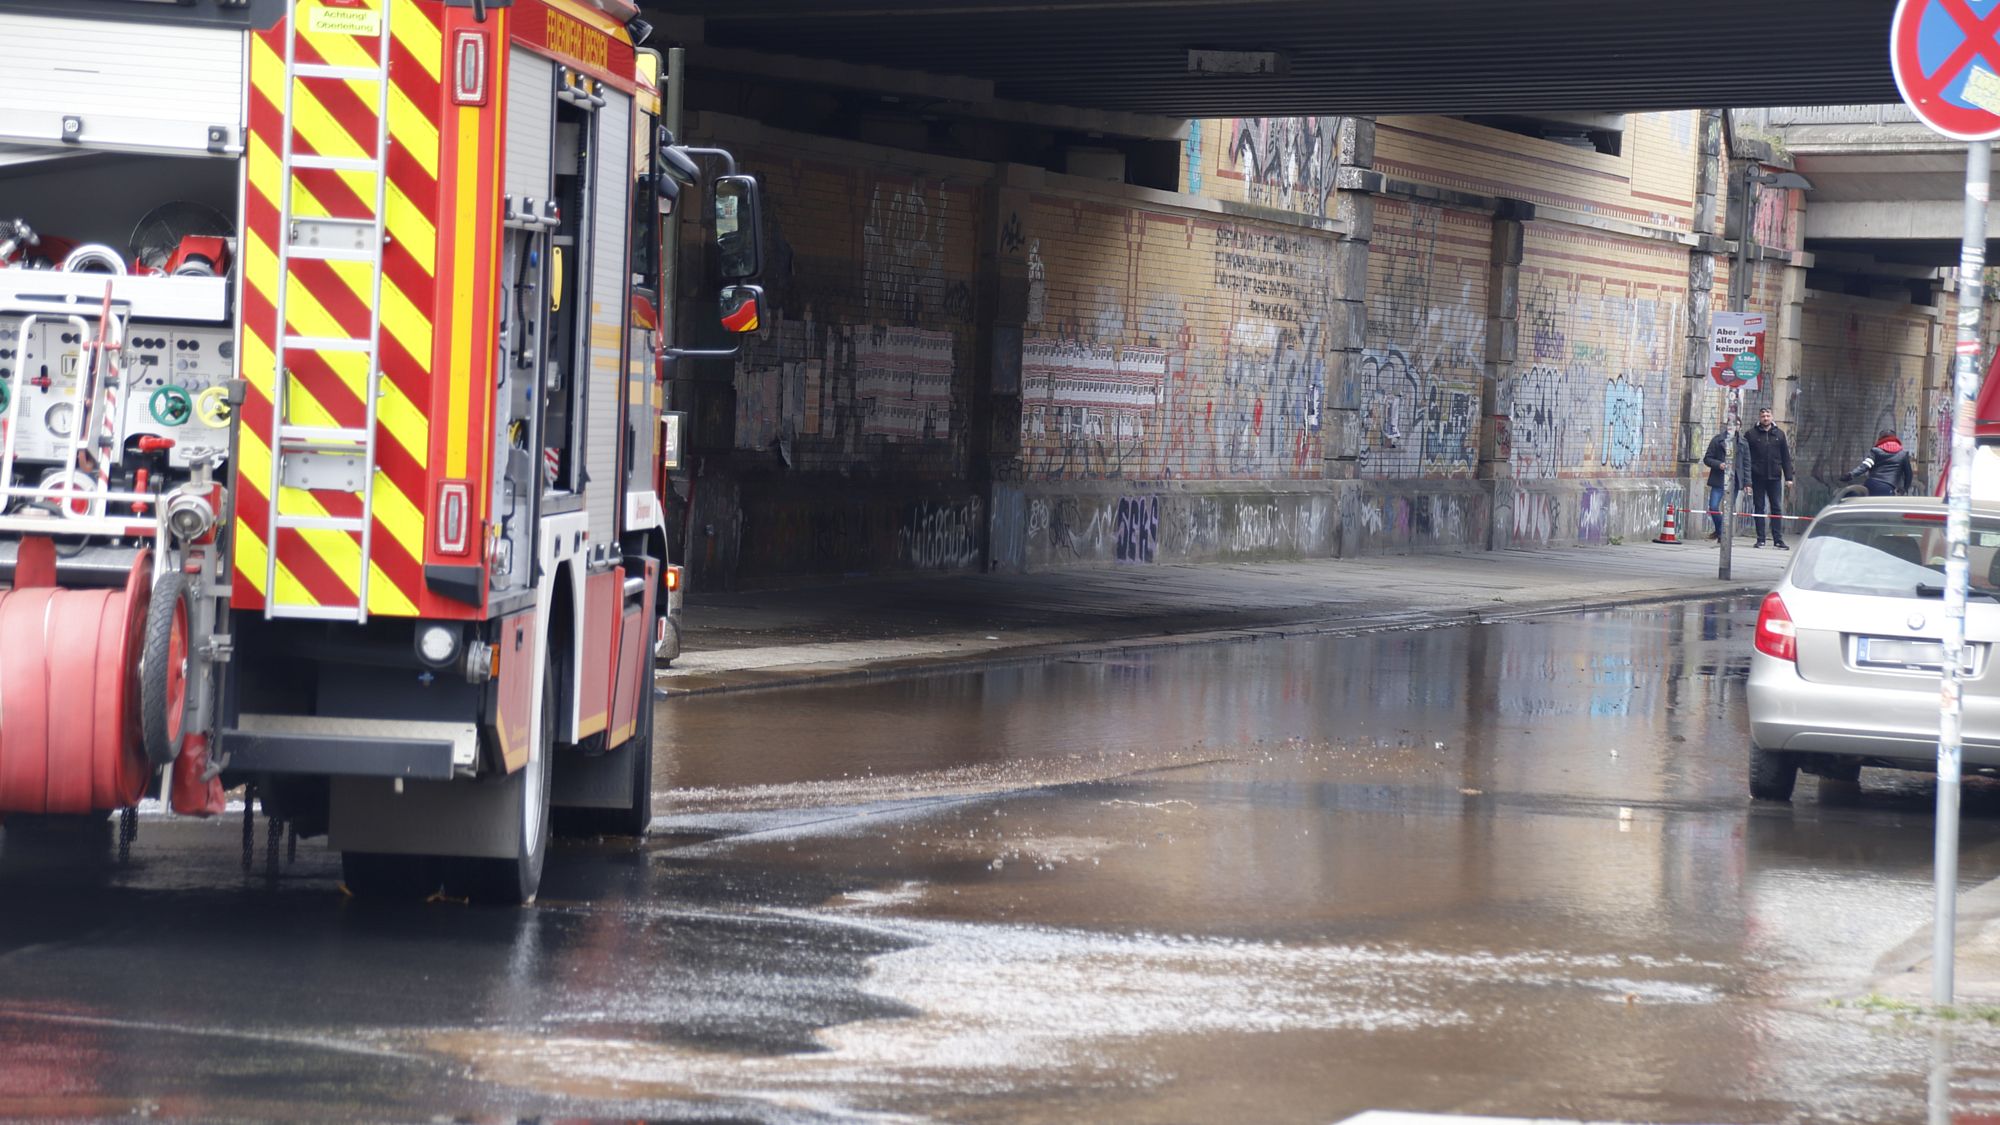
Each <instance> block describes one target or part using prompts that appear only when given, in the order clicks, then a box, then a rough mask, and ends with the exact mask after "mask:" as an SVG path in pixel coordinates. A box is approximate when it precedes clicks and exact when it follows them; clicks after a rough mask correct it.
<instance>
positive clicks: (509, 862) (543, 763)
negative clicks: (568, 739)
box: [444, 660, 557, 906]
mask: <svg viewBox="0 0 2000 1125" xmlns="http://www.w3.org/2000/svg"><path fill="white" fill-rule="evenodd" d="M556 675H557V664H556V662H555V661H554V660H550V661H549V662H548V665H547V669H546V670H545V671H544V672H543V673H542V722H541V729H540V731H539V732H537V737H536V744H535V746H534V749H533V751H532V752H531V754H530V757H529V759H528V764H527V765H525V766H522V767H521V768H520V769H519V770H516V771H515V772H514V773H513V774H512V775H511V776H509V777H508V778H507V779H506V780H505V781H504V782H503V783H502V784H505V785H518V786H520V787H521V788H522V794H521V814H522V815H521V822H520V823H519V824H517V825H516V826H515V827H516V829H517V831H518V835H517V837H516V841H515V844H516V849H517V850H516V852H515V855H514V858H513V859H470V858H465V857H456V858H453V859H451V860H448V861H447V863H446V867H445V878H444V882H445V892H446V893H447V894H451V895H458V896H463V897H465V898H468V899H471V900H472V901H473V902H479V903H489V904H492V905H494V906H525V905H527V904H529V903H531V902H534V901H535V894H536V892H538V891H539V890H540V889H541V885H542V866H543V864H544V862H545V861H546V860H547V859H548V854H549V780H550V775H549V766H550V763H551V762H553V761H554V760H555V752H556Z"/></svg>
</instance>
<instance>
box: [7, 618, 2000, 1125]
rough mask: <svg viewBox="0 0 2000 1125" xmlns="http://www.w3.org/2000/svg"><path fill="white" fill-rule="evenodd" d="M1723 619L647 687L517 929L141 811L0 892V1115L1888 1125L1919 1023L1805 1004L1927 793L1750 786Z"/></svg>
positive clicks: (1875, 926)
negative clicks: (653, 817) (611, 795)
mask: <svg viewBox="0 0 2000 1125" xmlns="http://www.w3.org/2000/svg"><path fill="white" fill-rule="evenodd" d="M1753 608H1754V607H1753V605H1752V604H1750V603H1741V602H1739V603H1715V604H1707V605H1687V606H1674V607H1665V608H1659V607H1655V608H1647V609H1642V610H1631V611H1624V612H1612V613H1600V614H1592V615H1585V616H1579V617H1568V618H1550V619H1542V620H1534V621H1524V622H1516V623H1510V624H1504V625H1495V626H1485V627H1477V628H1459V629H1438V630H1431V631H1421V632H1402V633H1384V634H1377V635H1371V636H1363V637H1350V638H1339V639H1310V638H1301V639H1296V640H1291V641H1284V642H1265V643H1258V644H1242V645H1223V646H1204V647H1197V648H1187V649H1178V650H1165V651H1161V652H1157V653H1153V654H1149V655H1144V656H1137V657H1131V658H1125V659H1117V660H1086V661H1071V662H1064V663H1057V664H1051V665H1046V666H1035V667H1019V668H1006V669H999V670H994V671H987V672H982V673H966V674H956V675H950V676H940V677H933V678H927V679H919V680H908V681H899V682H888V683H880V684H869V685H861V686H846V687H837V688H836V687H829V688H818V689H802V690H795V691H779V692H768V693H760V694H752V695H740V696H715V697H700V698H693V699H682V700H676V701H674V702H672V703H667V704H662V709H661V711H660V712H659V720H660V722H659V727H660V732H661V743H660V746H661V751H662V754H661V771H660V775H659V777H658V786H659V788H660V789H661V793H660V794H659V796H658V800H657V804H658V807H660V808H662V809H665V810H668V815H667V816H665V817H663V819H662V821H661V822H660V825H659V832H658V833H657V834H656V837H655V839H654V840H653V841H651V842H650V843H649V844H648V845H647V846H646V847H645V848H643V849H636V850H635V849H632V848H628V847H621V846H619V845H616V844H611V843H598V844H583V845H572V846H569V847H567V848H564V849H561V850H559V851H558V852H557V853H556V854H555V855H554V856H553V857H552V859H551V865H550V870H549V874H548V877H547V883H546V885H545V892H544V901H543V904H542V905H541V906H540V907H538V908H536V909H534V910H530V911H525V912H487V911H481V910H475V909H471V908H467V907H464V906H461V905H457V904H451V903H433V904H429V905H426V906H412V907H409V908H404V909H384V908H375V907H364V905H363V904H359V903H352V902H347V901H345V900H343V899H341V898H340V897H339V895H338V893H337V891H336V890H335V889H334V882H335V877H336V872H337V865H336V864H334V863H333V862H332V861H331V859H330V858H329V857H326V856H324V855H323V854H321V853H319V852H317V851H316V850H314V849H308V850H307V852H305V853H302V855H301V859H300V861H299V862H298V863H297V864H295V865H292V866H290V867H288V868H286V869H285V872H284V874H283V876H282V877H281V878H280V879H279V880H277V881H276V883H275V884H271V883H267V882H266V881H265V880H263V879H261V878H256V877H245V876H243V875H242V874H241V873H240V871H239V869H238V866H237V856H236V851H235V845H236V836H235V832H234V827H233V826H232V825H220V826H205V825H190V824H184V823H180V824H174V825H165V824H159V825H149V826H148V829H147V831H146V833H145V834H144V835H142V837H141V847H140V850H139V852H138V854H137V855H136V856H135V860H134V862H133V863H132V864H131V865H129V866H123V867H121V866H119V865H117V864H115V863H111V862H110V861H108V860H98V861H94V862H92V863H90V864H88V865H87V872H86V873H87V874H88V876H89V877H88V878H87V879H83V880H82V881H78V880H77V879H71V880H68V881H66V882H57V883H52V882H51V881H50V880H48V879H47V878H46V877H31V876H45V871H43V870H42V869H39V868H30V869H27V870H26V871H25V872H24V870H23V868H22V867H21V866H20V865H19V864H15V865H13V866H12V867H10V868H9V871H10V872H11V874H10V875H9V876H8V878H9V880H10V881H9V883H8V884H7V886H8V888H9V889H10V890H11V892H12V893H11V897H10V901H12V902H14V903H16V904H27V905H29V906H31V907H32V908H31V909H14V910H9V911H6V912H4V913H0V986H4V988H3V989H0V991H4V997H5V999H4V1000H0V1059H4V1060H7V1061H5V1062H0V1112H10V1113H11V1112H16V1111H17V1110H18V1109H19V1107H22V1106H28V1107H30V1108H29V1109H28V1110H27V1111H25V1112H49V1113H58V1114H71V1115H74V1114H113V1113H123V1112H127V1111H129V1110H130V1109H132V1108H135V1107H144V1106H146V1105H151V1106H154V1107H159V1108H163V1109H166V1110H168V1111H172V1112H181V1113H186V1114H189V1115H194V1116H243V1117H258V1116H265V1115H276V1114H277V1113H278V1112H280V1111H283V1110H285V1109H287V1108H288V1107H289V1108H296V1105H297V1102H298V1100H299V1099H302V1098H303V1099H306V1100H308V1101H310V1102H312V1103H313V1104H315V1105H317V1106H320V1107H328V1106H331V1107H338V1108H340V1109H344V1110H346V1111H349V1112H352V1113H355V1114H358V1115H362V1116H380V1115H385V1114H386V1115H408V1114H413V1113H433V1112H443V1113H570V1112H578V1113H591V1114H600V1113H616V1114H621V1115H669V1116H672V1115H679V1116H693V1117H731V1118H736V1119H771V1120H786V1119H816V1118H821V1117H833V1118H842V1117H848V1116H852V1115H867V1114H874V1113H882V1112H886V1113H891V1114H904V1115H908V1116H910V1117H914V1118H944V1119H951V1120H995V1121H1001V1120H1005V1121H1015V1120H1030V1121H1032V1120H1065V1121H1068V1120H1077V1119H1101V1120H1131V1121H1195V1120H1215V1119H1221V1118H1248V1119H1253V1120H1273V1121H1290V1120H1297V1121H1327V1120H1337V1119H1339V1118H1340V1117H1342V1116H1345V1115H1347V1114H1349V1113H1353V1112H1357V1111H1359V1110H1361V1109H1365V1108H1368V1107H1371V1106H1391V1107H1402V1108H1413V1109H1432V1110H1445V1111H1461V1112H1480V1113H1496V1114H1497V1113H1506V1114H1525V1115H1564V1116H1597V1117H1619V1118H1625V1119H1629V1120H1671V1121H1696V1120H1744V1121H1750V1120H1756V1121H1778V1120H1842V1119H1844V1120H1854V1121H1880V1120H1895V1119H1921V1118H1922V1117H1923V1116H1924V1115H1925V1113H1926V1099H1927V1097H1930V1095H1929V1091H1928V1084H1929V1078H1930V1073H1931V1067H1932V1056H1933V1052H1934V1049H1935V1048H1934V1045H1933V1042H1932V1039H1931V1036H1930V1033H1929V1030H1928V1027H1920V1026H1915V1025H1912V1026H1905V1025H1904V1023H1899V1022H1898V1020H1897V1019H1895V1018H1894V1017H1890V1016H1878V1015H1864V1014H1857V1013H1855V1012H1854V1011H1852V1010H1846V1009H1843V1010H1836V1009H1833V1008H1831V1007H1829V1006H1827V1005H1826V1004H1825V1000H1826V999H1827V998H1829V997H1835V996H1851V995H1853V994H1854V990H1855V989H1856V988H1858V987H1860V982H1862V981H1864V980H1865V979H1866V978H1867V976H1868V975H1869V973H1870V971H1871V970H1872V968H1873V965H1874V960H1875V958H1876V957H1877V956H1878V955H1879V954H1880V953H1881V952H1882V951H1883V950H1884V949H1886V948H1887V947H1888V946H1890V945H1892V944H1894V943H1895V942H1896V941H1898V940H1899V939H1901V938H1903V937H1904V936H1906V935H1907V934H1908V933H1909V932H1910V931H1911V930H1912V929H1914V928H1915V927H1916V926H1917V925H1920V924H1921V923H1922V922H1923V921H1924V920H1925V919H1926V918H1927V916H1928V912H1929V883H1928V879H1929V866H1928V865H1929V856H1930V841H1929V828H1930V822H1929V801H1930V788H1929V782H1928V779H1927V778H1921V777H1912V776H1902V775H1895V776H1891V775H1884V776H1880V777H1878V776H1876V775H1875V774H1874V773H1873V772H1872V771H1871V773H1870V774H1869V775H1868V776H1867V777H1866V778H1865V779H1864V780H1865V782H1866V788H1864V789H1863V790H1862V791H1860V792H1858V793H1857V792H1855V791H1853V790H1852V789H1851V788H1844V787H1834V786H1829V787H1827V788H1826V790H1825V791H1824V792H1822V791H1820V789H1819V787H1818V786H1817V785H1816V784H1815V783H1814V782H1812V781H1811V780H1807V781H1805V782H1803V783H1802V784H1801V787H1800V796H1799V799H1798V801H1797V802H1796V803H1795V804H1794V805H1792V806H1789V807H1785V806H1760V807H1754V808H1753V807H1751V806H1750V805H1749V804H1748V802H1747V800H1746V798H1745V793H1744V757H1743V755H1744V748H1745V724H1744V719H1743V706H1742V687H1743V674H1744V670H1745V669H1744V660H1745V657H1744V652H1745V650H1746V648H1747V633H1748V630H1749V627H1750V621H1751V615H1752V611H1753ZM1995 792H1996V791H1995V789H1994V787H1991V786H1984V785H1976V786H1974V787H1972V788H1971V790H1969V792H1968V794H1967V800H1966V825H1965V861H1964V865H1965V875H1966V877H1967V879H1968V881H1974V880H1984V879H1988V878H1992V877H1995V876H1996V875H2000V798H1996V796H1995ZM8 843H9V844H10V845H11V844H12V841H8ZM9 850H10V851H15V850H17V849H14V848H12V847H10V848H9ZM1905 1022H1907V1021H1905ZM1918 1022H1921V1021H1918ZM1996 1046H2000V1042H1996V1041H1995V1040H1994V1038H1993V1037H1992V1035H1991V1034H1990V1032H1989V1031H1987V1030H1986V1029H1983V1028H1981V1027H1973V1026H1968V1027H1963V1028H1955V1029H1953V1030H1952V1031H1951V1032H1950V1037H1949V1040H1948V1042H1947V1043H1946V1045H1945V1047H1944V1048H1943V1049H1944V1050H1945V1051H1946V1053H1947V1054H1948V1055H1949V1056H1950V1057H1951V1058H1952V1059H1954V1060H1956V1062H1955V1064H1954V1066H1953V1068H1952V1069H1951V1072H1950V1074H1951V1083H1950V1085H1949V1089H1948V1091H1947V1098H1946V1100H1947V1101H1948V1102H1950V1103H1951V1105H1952V1106H1953V1107H1954V1108H1955V1110H1956V1111H1957V1112H1960V1113H1966V1112H1994V1111H1995V1110H1996V1109H2000V1105H1996V1101H2000V1093H1996V1091H2000V1083H1996V1080H2000V1071H1996V1070H1995V1069H1994V1068H1993V1066H1992V1063H1991V1062H1990V1060H1992V1059H1994V1058H1996V1057H2000V1052H1996V1050H1995V1048H1996ZM31 1099H38V1100H31ZM1932 1100H1935V1099H1932ZM36 1107H40V1108H36Z"/></svg>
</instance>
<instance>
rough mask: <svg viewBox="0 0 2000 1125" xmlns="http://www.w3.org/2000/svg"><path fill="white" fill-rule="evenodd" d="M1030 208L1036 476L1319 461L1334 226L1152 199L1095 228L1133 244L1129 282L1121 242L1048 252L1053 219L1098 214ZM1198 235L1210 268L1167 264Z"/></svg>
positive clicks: (1249, 468)
mask: <svg viewBox="0 0 2000 1125" xmlns="http://www.w3.org/2000/svg"><path fill="white" fill-rule="evenodd" d="M1028 216H1029V217H1028V218H1027V219H1025V220H1024V224H1023V225H1024V227H1025V228H1026V229H1025V230H1024V234H1023V237H1024V239H1025V245H1026V246H1027V247H1028V250H1029V261H1028V265H1029V280H1030V288H1029V299H1028V306H1029V307H1028V310H1027V311H1028V317H1029V320H1030V324H1029V328H1030V331H1031V335H1030V336H1029V338H1028V339H1027V340H1026V341H1025V343H1024V346H1023V354H1022V363H1021V382H1022V397H1021V407H1022V410H1021V419H1020V442H1021V460H1022V467H1023V469H1024V471H1025V473H1026V475H1027V478H1028V479H1030V480H1076V479H1096V480H1102V479H1128V480H1129V479H1214V478H1222V477H1291V476H1304V477H1311V476H1317V475H1318V473H1319V461H1320V459H1321V457H1322V456H1323V451H1322V446H1321V437H1320V431H1321V426H1322V420H1323V416H1324V413H1325V409H1326V393H1327V361H1328V356H1327V349H1328V348H1329V347H1330V343H1329V338H1328V331H1327V328H1326V324H1327V320H1328V318H1327V312H1326V301H1327V297H1326V286H1327V279H1328V275H1329V272H1330V264H1331V259H1332V253H1333V246H1332V240H1331V239H1328V238H1323V237H1319V236H1316V235H1311V234H1309V233H1307V232H1304V231H1294V230H1277V229H1266V228H1264V227H1260V226H1252V225H1248V224H1216V223H1213V222H1199V223H1196V222H1191V221H1188V220H1183V219H1180V218H1168V217H1163V216H1157V215H1153V214H1151V213H1147V212H1140V213H1138V215H1137V216H1136V217H1135V219H1136V221H1127V220H1125V219H1123V218H1121V219H1120V220H1119V222H1118V226H1117V228H1116V229H1115V230H1101V231H1100V232H1098V233H1099V237H1115V238H1118V239H1121V240H1122V242H1123V249H1124V252H1125V256H1126V259H1127V262H1128V266H1127V269H1126V271H1125V280H1124V282H1123V284H1117V283H1115V282H1113V281H1112V280H1111V279H1110V278H1109V277H1107V275H1108V273H1109V271H1108V270H1106V269H1104V268H1103V267H1104V265H1105V264H1106V262H1107V261H1115V260H1116V258H1115V256H1114V255H1113V254H1110V253H1107V254H1101V255H1098V256H1095V257H1093V258H1090V259H1084V260H1080V259H1079V258H1078V257H1077V256H1074V255H1069V254H1064V255H1062V256H1060V257H1058V256H1057V255H1054V254H1049V255H1047V257H1046V261H1045V262H1044V261H1043V255H1042V254H1041V253H1039V251H1040V250H1041V249H1042V248H1043V245H1044V239H1045V238H1046V237H1048V232H1050V231H1052V230H1055V229H1059V228H1063V227H1068V228H1070V229H1071V231H1072V232H1073V231H1074V229H1075V228H1076V226H1077V225H1078V223H1079V221H1088V219H1089V218H1090V216H1085V217H1084V219H1083V220H1080V219H1079V216H1078V212H1077V211H1076V210H1075V208H1074V205H1067V206H1066V205H1064V204H1062V203H1061V202H1059V201H1055V200H1044V201H1040V205H1038V206H1036V207H1032V208H1030V209H1029V211H1028ZM1154 230H1158V231H1161V232H1163V233H1164V236H1162V235H1161V234H1149V231H1154ZM1071 237H1074V235H1073V234H1072V235H1071ZM1197 238H1198V239H1202V240H1204V241H1205V242H1206V243H1207V245H1206V246H1204V247H1203V250H1202V253H1204V254H1205V255H1206V256H1207V259H1208V260H1207V263H1206V267H1207V268H1205V269H1204V270H1203V272H1202V273H1201V274H1199V275H1196V276H1193V277H1190V276H1188V275H1187V273H1186V271H1185V270H1184V269H1173V268H1168V267H1171V266H1174V265H1177V264H1179V263H1183V262H1185V261H1186V255H1187V253H1188V249H1189V243H1190V241H1192V240H1194V239H1197ZM1197 245H1200V243H1197ZM1038 263H1040V266H1039V268H1038ZM1154 265H1156V266H1157V267H1158V268H1149V267H1151V266H1154ZM1086 271H1087V272H1086Z"/></svg>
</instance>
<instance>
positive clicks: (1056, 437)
mask: <svg viewBox="0 0 2000 1125" xmlns="http://www.w3.org/2000/svg"><path fill="white" fill-rule="evenodd" d="M1166 378H1167V353H1166V351H1165V350H1164V349H1161V348H1152V347H1122V348H1121V347H1107V346H1095V345H1089V344H1082V343H1069V342H1064V341H1061V340H1053V339H1031V340H1028V341H1026V342H1025V343H1023V344H1022V347H1021V458H1022V462H1023V464H1024V466H1025V467H1026V468H1027V469H1028V471H1029V472H1031V473H1033V474H1035V475H1036V476H1039V477H1043V478H1047V479H1061V478H1063V477H1076V476H1081V477H1116V476H1122V475H1124V472H1125V469H1126V467H1127V466H1128V465H1137V464H1139V463H1140V461H1141V459H1142V457H1143V456H1144V453H1145V448H1146V441H1147V437H1148V430H1149V427H1150V426H1151V425H1153V423H1154V419H1155V416H1156V415H1157V414H1158V412H1159V408H1160V401H1161V394H1162V390H1163V388H1164V385H1165V383H1166Z"/></svg>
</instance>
